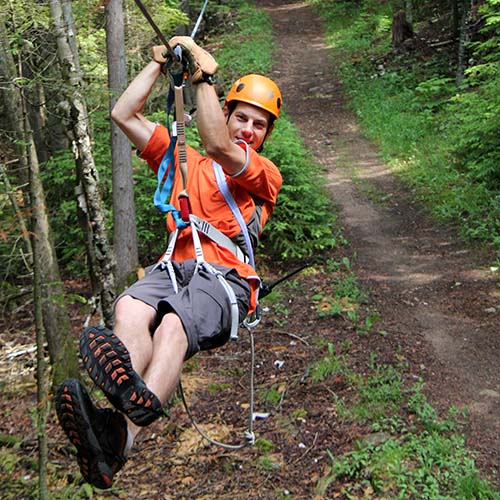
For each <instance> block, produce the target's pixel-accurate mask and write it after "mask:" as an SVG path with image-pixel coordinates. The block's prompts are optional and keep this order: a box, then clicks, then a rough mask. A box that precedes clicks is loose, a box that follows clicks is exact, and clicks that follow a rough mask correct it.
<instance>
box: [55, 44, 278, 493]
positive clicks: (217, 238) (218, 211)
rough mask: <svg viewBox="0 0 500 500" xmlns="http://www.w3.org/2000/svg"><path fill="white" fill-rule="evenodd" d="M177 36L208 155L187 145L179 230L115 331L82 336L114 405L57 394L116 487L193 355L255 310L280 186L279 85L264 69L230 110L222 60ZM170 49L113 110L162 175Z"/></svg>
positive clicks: (60, 409)
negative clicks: (261, 255) (262, 242)
mask: <svg viewBox="0 0 500 500" xmlns="http://www.w3.org/2000/svg"><path fill="white" fill-rule="evenodd" d="M170 44H171V46H172V47H176V46H178V45H180V46H181V47H182V50H183V55H185V56H187V57H188V59H189V63H190V66H189V68H190V74H191V80H192V83H193V84H194V87H195V96H196V103H197V112H196V123H197V127H198V130H199V133H200V137H201V140H202V143H203V147H204V149H205V152H206V156H204V155H202V154H200V153H199V152H197V151H196V150H195V149H193V148H191V147H189V146H187V152H186V153H187V154H186V158H187V167H188V168H187V170H188V174H187V179H186V181H187V182H186V183H184V182H183V179H182V175H181V173H180V172H179V169H176V171H175V173H174V177H173V183H172V189H171V201H170V204H171V205H173V207H172V209H171V210H170V211H169V212H168V215H167V229H168V232H169V234H170V235H176V237H175V238H171V239H170V243H169V248H168V249H167V252H166V254H165V255H164V256H163V258H162V259H161V260H160V261H159V262H158V263H156V264H155V265H153V266H151V267H149V268H148V269H146V275H145V277H144V278H142V279H141V280H139V281H137V282H136V283H135V284H133V285H132V286H131V287H130V288H128V289H127V290H125V292H123V293H122V294H121V295H120V296H119V297H118V299H117V301H116V304H115V327H114V330H113V331H110V330H108V329H106V328H103V327H91V328H87V329H85V330H84V332H83V333H82V336H81V338H80V351H81V356H82V359H83V363H84V366H85V367H86V369H87V371H88V372H89V375H90V377H91V378H92V380H93V381H94V382H95V383H96V384H97V385H98V386H99V387H100V388H101V389H102V391H103V392H104V394H105V395H106V396H107V398H108V400H109V401H110V402H111V404H112V405H113V407H114V408H106V409H104V408H97V407H96V406H95V405H94V404H93V403H92V401H91V400H90V397H89V396H88V394H87V392H86V391H85V388H84V387H83V385H82V384H81V382H79V381H77V380H73V379H71V380H66V381H65V382H64V383H63V384H61V386H60V388H59V390H58V393H57V404H56V409H57V413H58V417H59V421H60V423H61V425H62V427H63V429H64V430H65V432H66V434H67V435H68V437H69V439H70V441H71V442H72V443H73V444H74V445H75V446H76V449H77V460H78V464H79V466H80V470H81V472H82V475H83V477H84V479H85V480H86V481H88V482H90V483H92V484H94V485H95V486H97V487H100V488H108V487H110V486H111V484H112V481H113V477H114V474H116V472H118V471H119V470H120V469H121V468H122V467H123V465H124V463H125V461H126V455H127V453H128V451H129V450H130V448H131V446H132V444H133V441H134V439H135V437H136V436H137V434H138V433H139V431H140V429H141V428H142V427H144V426H147V425H149V424H151V423H152V422H153V421H154V420H156V419H157V418H158V417H160V416H161V415H162V414H163V405H164V404H165V403H166V402H167V400H168V399H169V398H170V396H171V395H172V393H173V392H174V391H175V389H176V386H177V384H178V382H179V378H180V374H181V370H182V366H183V363H184V361H185V360H187V359H189V358H190V357H192V356H193V355H195V354H196V353H197V352H198V351H200V350H205V349H212V348H215V347H219V346H221V345H223V344H224V343H225V342H227V340H228V339H229V337H230V335H231V334H233V333H234V330H235V327H236V328H237V325H238V324H239V323H240V322H241V321H243V320H244V319H245V317H246V316H247V315H249V314H251V313H253V312H254V311H255V309H256V306H257V299H258V288H259V279H258V276H257V274H256V272H255V269H254V267H253V248H255V246H256V245H257V242H258V240H259V237H260V234H261V232H262V229H263V227H264V224H265V223H266V222H267V220H268V218H269V216H270V215H271V213H272V211H273V209H274V206H275V203H276V199H277V196H278V192H279V189H280V187H281V175H280V173H279V171H278V169H277V167H276V166H275V165H274V164H273V163H272V162H271V161H270V160H268V159H266V158H264V157H263V156H261V155H260V154H259V151H261V150H262V145H263V143H264V141H265V140H266V138H267V137H268V136H269V134H270V133H271V131H272V128H273V125H274V121H275V120H276V119H277V118H278V117H279V114H280V110H281V104H282V101H281V94H280V91H279V89H278V87H277V86H276V84H275V83H274V82H273V81H272V80H270V79H269V78H267V77H264V76H261V75H246V76H243V77H242V78H240V79H239V80H238V81H236V82H235V83H234V85H233V86H232V88H231V90H230V91H229V93H228V94H227V97H226V100H225V103H224V106H223V107H222V108H221V106H220V103H219V100H218V97H217V93H216V91H215V89H214V86H213V78H212V76H213V74H214V73H215V71H216V69H217V63H216V62H215V60H214V59H213V58H212V57H211V56H210V54H208V53H207V52H206V51H204V50H203V49H201V48H200V47H199V46H198V45H196V43H194V42H193V40H192V39H190V38H188V37H174V38H173V39H172V40H171V42H170ZM164 53H165V47H155V48H154V49H153V60H152V61H151V62H150V63H149V64H148V65H147V66H146V67H145V68H144V69H143V70H142V71H141V72H140V73H139V74H138V75H137V77H136V78H135V79H134V81H133V82H132V83H131V84H130V86H129V87H128V88H127V89H126V90H125V92H124V93H123V94H122V96H121V97H120V99H119V100H118V102H117V103H116V106H115V108H114V110H113V112H112V118H113V120H114V121H115V122H116V123H117V124H118V125H119V126H120V128H121V129H122V130H123V131H124V133H125V134H126V135H127V136H128V138H129V139H130V140H131V142H132V143H133V144H134V145H135V146H136V147H137V148H138V150H139V151H140V152H141V153H140V157H141V158H143V159H144V160H146V161H147V162H148V164H149V166H150V168H151V169H152V170H153V171H154V172H156V173H157V172H158V169H159V168H160V165H161V163H162V160H163V158H164V156H165V154H166V152H167V150H168V148H169V145H170V142H171V138H170V134H169V131H168V130H167V129H166V128H165V127H164V126H162V125H159V124H156V123H153V122H151V121H150V120H148V119H147V118H146V117H145V116H144V114H143V110H144V105H145V102H146V100H147V98H148V96H149V94H150V92H151V90H152V88H153V86H154V84H155V82H156V81H157V80H158V78H159V77H160V76H161V75H162V73H163V72H164V71H165V64H166V60H165V58H164V55H163V54H164ZM175 157H176V159H177V157H178V153H177V152H176V153H175ZM160 172H161V170H160ZM186 193H187V194H188V195H189V205H190V213H191V216H190V217H189V220H188V221H187V223H186V222H185V221H183V222H181V221H180V219H179V211H180V205H179V198H180V197H181V198H182V197H183V196H185V195H186ZM231 202H233V204H234V205H236V207H237V208H236V211H235V209H234V207H233V208H232V207H231ZM238 216H240V222H239V221H238Z"/></svg>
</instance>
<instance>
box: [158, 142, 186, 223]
mask: <svg viewBox="0 0 500 500" xmlns="http://www.w3.org/2000/svg"><path fill="white" fill-rule="evenodd" d="M176 144H177V136H176V135H172V137H171V138H170V145H169V146H168V148H167V150H166V151H165V154H164V155H163V158H162V160H161V163H160V166H159V167H158V173H157V179H158V186H157V187H156V191H155V194H154V205H155V207H156V208H157V209H158V210H159V211H160V212H162V213H164V214H168V213H169V212H171V213H172V217H173V218H174V221H175V225H176V227H177V228H179V229H183V228H185V227H187V224H186V222H184V221H183V220H182V217H181V213H180V212H179V210H177V208H175V207H174V205H172V204H171V203H166V202H165V201H166V200H168V199H169V197H170V191H171V190H172V185H173V183H174V173H175V156H174V151H175V146H176Z"/></svg>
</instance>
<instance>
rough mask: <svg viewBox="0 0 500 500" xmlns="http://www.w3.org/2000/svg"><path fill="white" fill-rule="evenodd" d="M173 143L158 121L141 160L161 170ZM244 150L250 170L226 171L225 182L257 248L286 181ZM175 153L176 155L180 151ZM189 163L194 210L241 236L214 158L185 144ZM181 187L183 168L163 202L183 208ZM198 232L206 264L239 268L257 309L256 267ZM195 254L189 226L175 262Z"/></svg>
mask: <svg viewBox="0 0 500 500" xmlns="http://www.w3.org/2000/svg"><path fill="white" fill-rule="evenodd" d="M169 143H170V137H169V133H168V130H167V129H166V128H165V127H164V126H162V125H157V126H156V128H155V130H154V131H153V134H152V136H151V138H150V139H149V141H148V143H147V144H146V147H145V148H144V150H143V151H142V153H141V158H143V159H144V160H146V161H147V162H148V165H149V166H150V168H151V169H152V170H153V171H154V172H155V173H156V172H157V171H158V168H159V166H160V163H161V160H162V158H163V155H164V154H165V151H166V150H167V147H168V145H169ZM246 150H247V155H248V161H247V166H246V168H244V169H243V171H242V172H240V173H238V174H236V175H235V176H229V175H226V181H227V184H228V187H229V189H230V191H231V193H232V195H233V197H234V199H235V201H236V203H237V205H238V207H239V208H240V211H241V213H242V215H243V218H244V220H245V222H246V223H247V227H248V229H249V232H250V236H251V240H252V242H253V244H254V245H253V246H254V248H255V245H256V243H257V241H258V238H259V237H260V234H261V232H262V229H263V227H264V225H265V223H266V222H267V220H268V218H269V216H270V215H271V213H272V211H273V209H274V205H275V204H276V199H277V196H278V192H279V190H280V187H281V183H282V179H281V174H280V172H279V170H278V168H277V167H276V165H274V163H273V162H272V161H270V160H268V159H267V158H264V157H263V156H260V155H259V154H258V153H257V152H256V151H254V150H253V149H251V148H249V147H247V148H246ZM175 156H176V159H177V151H176V155H175ZM187 165H188V175H187V179H188V180H187V191H188V195H189V202H190V204H191V212H192V213H193V214H194V215H196V216H198V217H199V218H200V219H203V220H206V221H207V222H209V223H210V224H212V225H213V226H214V227H215V228H217V229H218V230H219V231H221V232H222V233H223V234H225V235H226V236H228V237H229V238H235V237H238V235H240V237H239V238H241V229H240V226H239V224H238V221H237V220H236V218H235V217H234V215H233V213H232V212H231V209H230V208H229V205H228V204H227V202H226V200H225V198H224V196H223V195H222V193H221V192H220V191H219V187H218V185H217V180H216V178H215V172H214V168H213V160H212V159H211V158H207V157H205V156H202V155H201V154H200V153H198V152H197V151H196V150H195V149H193V148H192V147H190V146H187ZM182 189H183V186H182V177H181V173H180V169H179V168H178V167H176V169H175V174H174V182H173V187H172V193H171V198H170V202H169V201H168V200H165V202H166V203H168V202H169V203H171V204H172V205H174V206H175V207H176V208H177V209H180V207H179V202H178V199H177V198H178V195H179V193H180V192H181V191H182ZM167 228H168V231H169V232H172V231H174V230H175V222H174V220H173V217H172V215H171V214H168V216H167ZM199 235H200V240H201V244H202V249H203V254H204V257H205V260H206V261H207V262H210V263H214V264H220V265H223V266H226V267H232V268H235V269H236V271H237V272H238V274H239V275H240V276H241V277H242V278H245V279H247V280H249V281H250V284H251V288H252V294H251V297H250V309H249V313H251V312H253V310H254V309H255V305H256V293H255V292H256V289H257V284H258V282H257V281H256V278H257V276H256V273H255V270H254V269H253V268H252V267H251V266H250V265H249V264H246V263H244V262H242V261H241V260H239V259H238V258H237V257H236V256H235V255H234V254H233V253H232V252H231V251H230V250H229V249H227V248H225V247H222V246H220V245H218V244H217V243H215V242H214V241H212V240H211V239H210V238H208V237H206V236H205V235H204V234H202V233H199ZM243 248H244V247H243ZM192 258H195V252H194V246H193V238H192V235H191V228H190V227H187V228H185V229H183V230H182V231H180V232H179V236H178V238H177V242H176V245H175V249H174V253H173V255H172V260H177V261H183V260H187V259H192Z"/></svg>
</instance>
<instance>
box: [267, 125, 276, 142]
mask: <svg viewBox="0 0 500 500" xmlns="http://www.w3.org/2000/svg"><path fill="white" fill-rule="evenodd" d="M273 129H274V123H273V124H272V125H271V126H270V127H269V129H268V130H267V134H266V139H267V138H268V137H269V136H270V135H271V132H272V131H273Z"/></svg>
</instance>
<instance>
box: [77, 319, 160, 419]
mask: <svg viewBox="0 0 500 500" xmlns="http://www.w3.org/2000/svg"><path fill="white" fill-rule="evenodd" d="M80 354H81V356H82V359H83V364H84V366H85V368H86V369H87V371H88V373H89V375H90V378H91V379H92V380H93V381H94V382H95V384H96V385H98V386H99V387H100V388H101V389H102V390H103V392H104V394H105V395H106V397H107V398H108V399H109V401H110V402H111V404H112V405H113V406H114V407H115V408H116V409H118V410H120V411H121V412H122V413H124V414H125V415H126V416H127V417H128V418H129V419H130V420H131V421H132V422H133V423H134V424H136V425H138V426H141V427H143V426H146V425H149V424H150V423H151V422H153V421H154V420H156V419H157V418H159V417H160V416H162V415H163V407H162V404H161V402H160V400H159V399H158V398H157V397H156V395H155V394H154V393H153V392H151V391H150V390H149V389H148V387H147V386H146V383H145V382H144V380H142V378H141V377H140V376H139V374H138V373H137V372H136V371H135V370H134V369H133V368H132V362H131V360H130V354H129V352H128V350H127V348H126V347H125V345H124V344H123V342H121V341H120V339H119V338H118V337H117V336H116V335H115V334H114V333H113V332H112V331H111V330H108V329H107V328H105V327H102V326H91V327H89V328H86V329H85V330H84V331H83V333H82V335H81V337H80Z"/></svg>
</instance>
